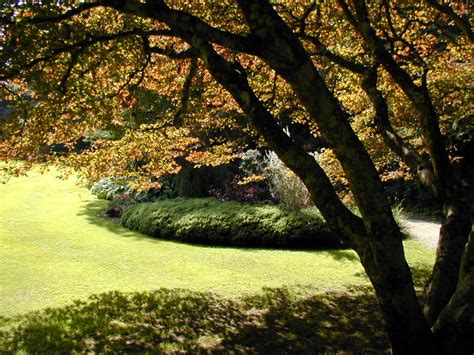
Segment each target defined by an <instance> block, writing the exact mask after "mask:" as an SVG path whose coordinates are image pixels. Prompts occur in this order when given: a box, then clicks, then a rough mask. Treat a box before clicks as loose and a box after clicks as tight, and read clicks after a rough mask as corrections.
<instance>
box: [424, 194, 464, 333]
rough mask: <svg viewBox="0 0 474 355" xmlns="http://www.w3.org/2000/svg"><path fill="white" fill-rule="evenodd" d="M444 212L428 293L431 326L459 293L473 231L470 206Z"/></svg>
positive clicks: (457, 205) (456, 205)
mask: <svg viewBox="0 0 474 355" xmlns="http://www.w3.org/2000/svg"><path fill="white" fill-rule="evenodd" d="M445 210H446V212H445V217H444V219H443V223H442V226H441V231H440V239H439V242H438V248H437V251H436V261H435V264H434V267H433V272H432V275H431V279H430V282H429V283H428V285H427V287H426V289H425V304H424V308H423V311H424V314H425V316H426V318H427V320H428V323H429V324H430V325H433V324H434V323H435V322H436V319H437V318H438V316H439V314H440V313H441V311H442V310H443V308H444V307H445V306H446V305H447V304H448V302H449V300H450V298H451V296H452V295H453V293H454V292H455V290H456V286H457V284H458V273H459V270H460V265H461V257H462V255H463V252H464V247H465V245H466V242H467V240H468V236H469V233H470V232H471V228H472V227H471V216H470V214H471V213H470V212H471V210H470V206H469V203H468V202H465V201H456V202H454V203H451V204H449V205H447V206H445Z"/></svg>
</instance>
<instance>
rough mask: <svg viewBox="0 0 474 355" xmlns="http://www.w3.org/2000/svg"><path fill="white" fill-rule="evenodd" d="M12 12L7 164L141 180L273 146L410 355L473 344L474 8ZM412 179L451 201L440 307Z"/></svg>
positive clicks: (42, 7)
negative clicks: (409, 248)
mask: <svg viewBox="0 0 474 355" xmlns="http://www.w3.org/2000/svg"><path fill="white" fill-rule="evenodd" d="M0 13H1V17H0V24H1V32H2V34H3V36H2V38H1V43H0V45H1V48H2V54H1V58H0V59H1V61H2V63H3V64H4V66H3V67H2V68H1V70H0V80H2V85H1V88H2V97H3V98H5V100H8V101H9V102H10V103H11V104H12V105H13V107H14V110H13V112H12V111H10V112H8V113H7V114H6V115H2V120H1V125H2V131H1V143H0V156H1V157H2V159H3V160H12V159H22V161H23V162H24V163H25V165H26V166H28V165H31V163H32V162H33V161H37V160H51V158H53V160H56V161H59V162H60V163H62V164H65V165H68V166H73V167H75V168H76V169H78V170H80V171H81V172H82V174H83V175H84V176H85V177H86V178H88V179H89V180H92V181H95V180H98V179H99V178H102V177H116V176H124V177H127V178H130V179H131V181H133V185H134V186H131V187H132V188H133V189H136V190H140V189H147V188H150V187H159V183H158V181H157V180H156V178H158V177H160V176H162V175H164V174H167V173H176V172H177V171H178V170H180V169H181V167H182V165H183V164H181V162H182V161H183V159H184V161H187V162H188V163H192V164H195V165H196V166H199V165H208V166H215V165H219V164H223V163H225V162H228V161H230V160H232V159H234V158H236V157H237V156H239V153H240V152H241V150H242V149H244V147H247V146H249V147H250V148H255V147H257V146H261V145H265V146H267V147H268V148H270V149H271V150H273V151H274V152H275V153H276V154H277V155H278V157H279V158H280V159H281V160H282V161H283V162H284V163H285V165H286V166H287V167H288V168H289V169H290V170H291V171H292V172H294V173H295V174H296V175H297V176H299V177H300V178H301V179H302V181H303V182H304V184H305V186H306V188H307V189H308V191H309V193H310V195H311V199H312V201H313V202H314V204H315V205H316V206H317V207H318V209H319V210H320V211H321V213H322V215H323V216H324V218H325V220H326V221H327V222H328V223H329V224H330V225H331V227H333V228H334V229H337V230H339V231H340V232H341V233H343V234H344V236H345V237H346V238H347V239H348V240H350V242H351V246H352V247H353V248H354V250H356V252H357V253H358V255H359V257H360V260H361V262H362V264H363V265H364V269H365V270H366V272H367V274H368V275H369V278H370V280H371V282H372V283H373V285H374V288H375V290H376V293H377V297H378V300H379V302H380V305H381V308H382V310H383V312H384V316H385V321H386V325H387V333H388V335H389V338H390V341H391V345H392V349H393V351H394V352H395V353H408V352H418V353H433V352H436V351H440V352H446V353H448V352H453V351H455V352H460V353H472V351H473V350H474V343H473V339H472V338H469V337H468V336H466V334H469V333H472V332H474V321H473V319H474V318H473V314H474V303H473V301H472V300H473V299H474V281H473V280H474V278H473V277H472V275H473V274H474V257H473V255H474V240H473V238H474V235H473V234H471V230H472V219H471V208H472V201H473V191H474V189H473V188H472V186H473V171H474V169H473V166H474V160H473V156H472V153H471V152H472V151H474V149H472V147H473V144H474V140H473V139H472V132H473V130H472V105H470V102H472V91H471V90H469V88H468V87H469V86H470V83H472V73H473V71H472V44H473V43H474V34H473V31H472V26H471V22H470V21H471V20H472V19H471V16H472V6H471V4H469V3H467V2H455V1H446V2H444V1H443V2H442V3H440V2H438V1H437V0H424V1H420V2H407V1H401V0H400V1H387V0H377V1H365V0H334V2H319V1H314V2H310V3H308V2H306V1H281V2H280V1H278V2H272V1H269V0H254V1H246V0H237V1H220V2H214V1H199V2H188V1H168V2H167V1H164V0H147V1H137V0H124V1H113V0H99V1H97V2H86V3H79V4H77V5H70V4H69V2H54V3H44V4H37V3H28V2H23V1H11V2H3V3H2V5H1V6H0ZM222 88H224V90H223V89H222ZM463 122H464V123H463ZM470 122H471V123H470ZM461 123H462V124H461ZM286 126H288V127H289V131H290V133H291V135H288V134H286V132H285V129H286ZM461 126H463V128H462V129H461V130H459V129H458V128H459V127H461ZM464 126H465V127H464ZM460 132H463V133H460ZM458 133H460V134H458ZM85 140H87V141H88V142H89V146H88V147H86V149H82V148H81V149H79V148H78V144H79V142H81V141H85ZM313 150H317V151H318V153H320V154H319V158H318V161H316V160H315V159H314V158H313V156H312V155H311V154H309V152H310V151H313ZM7 170H8V172H9V173H13V174H18V173H20V172H21V169H19V168H18V167H11V166H10V167H9V168H8V169H7ZM408 172H409V173H410V174H412V175H413V177H415V178H417V179H419V181H420V182H421V183H422V184H423V186H425V187H426V188H428V189H430V190H431V191H432V193H433V194H434V195H435V197H436V198H437V199H438V200H439V201H440V202H441V203H442V204H443V211H444V212H443V213H444V214H443V226H442V228H441V230H440V245H439V248H438V249H437V250H438V256H437V259H436V263H435V266H434V269H433V275H432V278H431V279H430V281H429V284H428V285H427V287H426V294H425V296H426V297H425V302H424V305H423V309H422V307H420V305H419V302H418V299H417V297H416V294H415V292H414V288H413V282H412V276H411V271H410V269H409V267H408V265H407V263H406V260H405V256H404V252H403V245H402V234H401V232H400V229H399V227H398V226H397V224H396V222H395V220H394V218H393V215H392V213H391V210H390V206H389V203H388V200H387V198H386V196H385V193H384V189H383V185H382V182H381V179H384V178H387V177H392V176H395V177H400V175H403V174H405V173H408ZM344 184H346V185H347V186H348V188H349V189H350V191H351V193H352V195H353V198H354V202H355V203H356V204H357V206H358V209H359V211H360V216H358V215H356V214H354V213H353V212H352V211H351V210H349V209H348V208H347V207H346V206H345V205H344V203H343V201H341V198H340V197H339V196H338V194H337V190H338V187H339V186H341V185H344ZM438 345H439V346H438Z"/></svg>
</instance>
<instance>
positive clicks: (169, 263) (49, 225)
mask: <svg viewBox="0 0 474 355" xmlns="http://www.w3.org/2000/svg"><path fill="white" fill-rule="evenodd" d="M54 175H55V173H54V172H49V173H47V174H44V175H41V174H39V173H38V172H35V171H34V172H31V173H30V174H29V177H20V178H13V179H11V180H10V181H9V182H8V183H7V184H4V185H0V265H1V267H0V316H13V315H16V314H21V313H25V312H29V311H33V310H39V309H43V308H45V307H58V306H63V305H65V304H68V303H70V302H71V301H72V300H75V299H84V298H86V297H88V296H90V295H92V294H97V293H102V292H107V291H111V290H119V291H121V292H134V291H149V290H155V289H159V288H162V287H166V288H169V289H174V288H181V289H188V290H190V291H193V292H195V291H200V292H212V293H214V294H217V295H218V296H225V297H227V298H234V299H235V298H237V297H241V296H243V295H249V294H255V293H258V292H260V291H261V289H262V287H273V288H281V287H289V288H293V287H295V286H297V285H300V286H304V287H307V288H310V289H313V290H320V291H326V290H332V291H343V290H345V289H347V288H348V287H350V286H366V285H368V280H367V277H366V276H365V274H364V272H363V269H362V267H361V265H360V263H359V260H358V257H357V256H356V254H355V253H354V252H352V251H345V250H337V251H286V250H269V249H266V250H265V249H238V248H222V247H203V246H192V245H186V244H179V243H176V242H170V241H162V240H157V239H153V238H149V237H146V236H143V235H141V234H139V233H135V232H131V231H129V230H127V229H125V228H122V227H120V226H118V225H114V224H112V223H110V222H108V221H105V220H103V219H101V218H100V217H98V213H99V211H100V210H101V209H102V208H103V207H104V204H105V203H106V202H104V201H100V200H97V199H96V198H95V197H94V196H93V195H91V194H90V193H89V192H88V191H87V190H85V189H83V188H80V187H77V186H76V185H75V181H74V180H72V179H71V180H67V181H61V180H57V179H55V178H54ZM405 245H406V254H407V258H408V260H409V263H410V265H411V266H412V267H413V269H414V270H415V271H416V272H415V275H416V277H417V278H418V280H421V278H423V277H425V276H426V273H427V272H428V271H429V270H430V268H431V266H432V263H433V260H434V253H433V252H430V251H428V250H427V249H425V248H424V247H423V246H421V245H420V244H419V243H417V242H416V241H413V240H408V241H406V242H405Z"/></svg>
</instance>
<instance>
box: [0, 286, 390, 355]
mask: <svg viewBox="0 0 474 355" xmlns="http://www.w3.org/2000/svg"><path fill="white" fill-rule="evenodd" d="M2 338H3V339H2ZM2 344H3V345H2ZM388 347H389V344H388V340H387V337H386V335H385V333H384V330H383V321H382V317H381V313H380V310H379V308H378V306H377V303H376V301H375V297H374V296H373V293H372V292H371V291H370V289H368V288H360V289H358V290H353V291H348V292H346V293H330V294H319V295H311V296H308V295H307V294H306V295H305V296H304V295H301V294H298V293H295V292H293V291H290V290H288V289H286V288H278V289H266V290H264V291H263V292H262V293H260V294H258V295H255V296H253V297H249V298H244V299H240V300H228V299H222V298H219V297H218V296H216V295H212V294H208V293H196V292H191V291H186V290H166V289H160V290H157V291H154V292H149V293H134V294H123V293H119V292H111V293H106V294H101V295H94V296H92V297H91V298H89V299H88V300H87V301H76V302H75V303H74V304H73V305H71V306H68V307H65V308H60V309H46V310H44V311H42V312H37V313H32V314H30V315H27V316H24V317H23V319H22V320H21V321H20V322H19V324H18V325H16V326H15V327H13V328H11V329H10V330H8V331H3V332H0V352H6V353H10V352H18V351H22V352H26V353H70V352H99V353H102V352H112V353H115V352H160V353H176V352H180V353H181V352H185V353H196V352H197V353H203V352H210V353H215V352H219V353H222V352H237V353H272V354H278V353H312V354H314V353H320V352H333V351H342V352H346V351H350V352H355V353H357V352H361V351H364V352H378V353H380V352H385V351H386V350H387V348H388Z"/></svg>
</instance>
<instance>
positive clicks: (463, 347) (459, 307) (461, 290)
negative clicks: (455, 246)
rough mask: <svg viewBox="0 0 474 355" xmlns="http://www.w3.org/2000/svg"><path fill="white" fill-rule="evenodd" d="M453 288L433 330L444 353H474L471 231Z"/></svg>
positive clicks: (472, 237)
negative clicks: (449, 298) (455, 285)
mask: <svg viewBox="0 0 474 355" xmlns="http://www.w3.org/2000/svg"><path fill="white" fill-rule="evenodd" d="M459 270H460V272H459V279H458V280H457V287H456V291H455V292H454V294H453V296H452V297H451V300H450V301H449V303H448V304H447V306H446V307H444V309H443V310H442V312H441V314H440V316H439V318H438V320H437V321H436V323H435V324H434V326H433V331H434V333H435V336H436V338H437V339H439V343H440V344H441V346H442V350H443V352H444V353H446V354H466V355H467V354H473V353H474V232H471V234H470V236H469V242H468V243H467V244H466V246H465V248H464V253H463V257H462V262H461V266H460V269H459Z"/></svg>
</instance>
